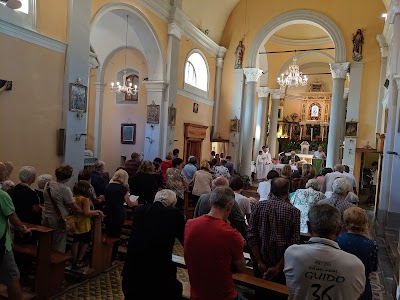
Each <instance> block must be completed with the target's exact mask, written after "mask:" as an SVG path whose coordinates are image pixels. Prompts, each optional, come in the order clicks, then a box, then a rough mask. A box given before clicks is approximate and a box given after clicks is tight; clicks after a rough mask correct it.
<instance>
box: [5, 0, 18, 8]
mask: <svg viewBox="0 0 400 300" xmlns="http://www.w3.org/2000/svg"><path fill="white" fill-rule="evenodd" d="M0 3H2V4H5V5H6V6H7V7H8V8H11V9H20V8H21V6H22V3H21V1H19V0H0Z"/></svg>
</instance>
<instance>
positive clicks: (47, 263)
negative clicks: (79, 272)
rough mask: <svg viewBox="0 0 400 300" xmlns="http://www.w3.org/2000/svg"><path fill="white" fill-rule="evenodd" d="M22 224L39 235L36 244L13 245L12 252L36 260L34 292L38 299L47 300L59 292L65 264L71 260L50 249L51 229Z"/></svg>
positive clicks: (69, 257) (66, 255) (63, 254)
mask: <svg viewBox="0 0 400 300" xmlns="http://www.w3.org/2000/svg"><path fill="white" fill-rule="evenodd" d="M23 224H24V225H25V226H26V227H27V228H29V229H31V230H34V231H37V232H38V233H39V234H38V244H37V245H32V244H19V243H14V244H13V250H14V252H15V253H20V254H24V255H28V256H31V257H35V258H37V268H36V276H35V288H34V291H35V293H36V294H37V298H38V299H48V298H49V297H50V296H52V295H55V294H56V293H58V292H60V290H61V285H62V282H63V281H64V269H65V263H66V262H67V261H68V260H69V259H71V256H70V255H68V254H65V253H61V252H58V251H53V250H52V249H51V248H52V244H51V233H52V232H53V229H51V228H47V227H43V226H39V225H33V224H29V223H23Z"/></svg>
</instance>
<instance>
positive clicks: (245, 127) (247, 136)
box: [240, 68, 262, 176]
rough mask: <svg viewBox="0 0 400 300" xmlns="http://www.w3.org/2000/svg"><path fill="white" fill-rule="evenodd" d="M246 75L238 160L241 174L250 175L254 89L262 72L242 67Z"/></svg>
mask: <svg viewBox="0 0 400 300" xmlns="http://www.w3.org/2000/svg"><path fill="white" fill-rule="evenodd" d="M243 71H244V75H245V76H246V86H245V98H244V100H245V101H244V104H243V107H242V111H243V114H242V115H243V122H242V124H241V125H242V128H241V129H242V134H243V135H242V137H243V140H242V156H241V162H240V173H241V174H242V175H248V176H250V175H251V161H252V156H253V155H252V145H253V137H254V119H255V115H254V106H255V103H256V89H257V84H258V79H259V78H260V76H261V74H262V70H260V69H257V68H245V69H243Z"/></svg>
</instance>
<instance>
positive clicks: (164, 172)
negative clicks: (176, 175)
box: [161, 160, 172, 182]
mask: <svg viewBox="0 0 400 300" xmlns="http://www.w3.org/2000/svg"><path fill="white" fill-rule="evenodd" d="M169 168H172V160H163V161H162V162H161V174H162V177H163V180H164V182H165V181H166V180H167V170H168V169H169Z"/></svg>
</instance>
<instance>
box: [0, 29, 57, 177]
mask: <svg viewBox="0 0 400 300" xmlns="http://www.w3.org/2000/svg"><path fill="white" fill-rule="evenodd" d="M0 45H1V50H2V53H7V59H2V60H1V67H0V78H1V79H7V80H12V81H13V90H12V91H9V92H4V93H3V94H1V95H0V105H1V109H0V124H1V126H0V140H1V141H2V142H1V147H0V160H2V161H7V160H9V161H12V162H13V163H14V166H15V170H16V171H15V172H14V174H13V176H12V179H13V180H15V181H16V182H19V181H18V180H17V178H18V169H19V168H21V167H22V166H24V165H31V166H34V167H36V168H37V171H38V172H39V173H50V174H53V173H54V170H55V167H56V166H57V165H58V164H59V158H58V156H57V154H56V151H57V142H56V134H57V130H58V129H59V128H60V127H61V111H62V109H61V105H62V94H63V75H64V59H65V56H64V55H63V54H60V53H58V52H54V51H51V50H48V49H45V48H42V47H39V46H36V45H33V44H30V43H27V42H24V41H22V40H19V39H15V38H12V37H9V36H7V35H4V34H0Z"/></svg>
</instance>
